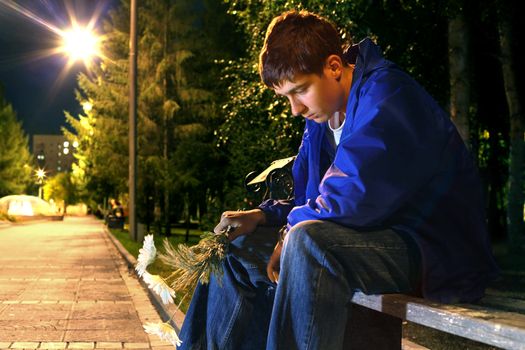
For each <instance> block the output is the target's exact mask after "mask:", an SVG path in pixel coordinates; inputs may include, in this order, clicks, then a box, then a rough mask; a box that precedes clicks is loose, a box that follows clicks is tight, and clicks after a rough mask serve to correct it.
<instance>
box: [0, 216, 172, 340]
mask: <svg viewBox="0 0 525 350" xmlns="http://www.w3.org/2000/svg"><path fill="white" fill-rule="evenodd" d="M158 321H160V318H159V316H158V314H157V312H156V311H155V309H154V307H153V305H152V304H151V302H150V300H149V298H148V296H147V292H146V290H144V288H143V287H142V286H141V285H140V284H139V282H138V281H137V279H136V277H135V275H134V274H133V273H132V272H131V271H129V269H128V266H127V265H126V263H125V261H124V260H123V259H122V257H121V256H120V254H119V253H118V252H117V250H116V249H115V247H114V245H113V244H112V242H111V241H110V240H109V239H108V237H107V234H106V233H105V232H104V228H103V226H102V224H101V223H100V221H98V220H96V219H94V218H92V217H66V218H65V220H64V221H45V222H37V223H25V224H15V225H2V226H0V349H15V348H16V349H37V348H38V349H159V350H160V349H166V350H167V349H173V347H172V346H171V345H169V343H166V342H162V341H159V340H158V338H157V337H156V336H149V335H147V334H146V333H145V332H144V331H143V328H142V326H143V324H144V323H146V322H158Z"/></svg>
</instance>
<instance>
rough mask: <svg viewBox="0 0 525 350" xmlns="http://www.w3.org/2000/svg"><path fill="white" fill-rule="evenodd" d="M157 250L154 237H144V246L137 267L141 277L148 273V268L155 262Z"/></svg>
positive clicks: (140, 251)
mask: <svg viewBox="0 0 525 350" xmlns="http://www.w3.org/2000/svg"><path fill="white" fill-rule="evenodd" d="M156 254H157V249H156V248H155V242H154V241H153V235H147V236H146V237H144V244H143V245H142V248H141V249H140V250H139V257H138V258H137V266H135V270H137V273H138V275H139V276H140V277H142V275H143V274H144V272H146V268H147V267H148V265H149V264H151V263H152V262H153V261H154V260H155V255H156Z"/></svg>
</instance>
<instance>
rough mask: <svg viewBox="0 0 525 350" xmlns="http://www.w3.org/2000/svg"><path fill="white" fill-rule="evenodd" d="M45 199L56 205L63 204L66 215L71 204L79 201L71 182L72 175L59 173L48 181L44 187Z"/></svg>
mask: <svg viewBox="0 0 525 350" xmlns="http://www.w3.org/2000/svg"><path fill="white" fill-rule="evenodd" d="M44 199H45V200H46V201H50V200H51V199H52V200H53V201H54V202H55V203H59V205H60V203H62V204H63V208H64V214H65V211H66V208H67V206H68V205H69V204H74V203H76V201H77V190H76V188H75V186H74V184H73V183H72V181H71V174H70V173H57V174H56V175H55V176H53V177H51V178H49V179H47V180H46V183H45V185H44Z"/></svg>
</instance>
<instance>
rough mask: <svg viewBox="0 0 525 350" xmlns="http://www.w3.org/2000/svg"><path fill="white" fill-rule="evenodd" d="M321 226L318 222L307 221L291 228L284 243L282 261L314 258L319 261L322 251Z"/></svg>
mask: <svg viewBox="0 0 525 350" xmlns="http://www.w3.org/2000/svg"><path fill="white" fill-rule="evenodd" d="M322 226H323V222H322V221H319V220H308V221H303V222H300V223H299V224H297V225H295V226H294V227H292V229H291V230H290V232H288V235H287V236H286V239H285V242H284V252H283V253H284V254H283V255H284V256H283V259H285V260H286V259H292V258H294V259H300V260H302V259H304V258H305V257H314V258H316V259H321V258H322V255H323V251H324V250H323V249H322V241H323V240H322V237H321V236H322V235H321V233H322Z"/></svg>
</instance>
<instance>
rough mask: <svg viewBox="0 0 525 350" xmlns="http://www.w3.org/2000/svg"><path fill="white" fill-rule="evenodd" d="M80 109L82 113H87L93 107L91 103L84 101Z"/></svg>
mask: <svg viewBox="0 0 525 350" xmlns="http://www.w3.org/2000/svg"><path fill="white" fill-rule="evenodd" d="M82 109H83V110H84V113H86V114H87V113H89V112H91V110H92V109H93V104H92V103H91V102H89V101H85V102H83V103H82Z"/></svg>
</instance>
